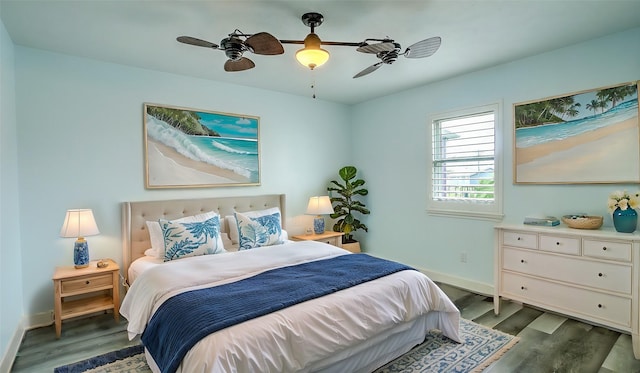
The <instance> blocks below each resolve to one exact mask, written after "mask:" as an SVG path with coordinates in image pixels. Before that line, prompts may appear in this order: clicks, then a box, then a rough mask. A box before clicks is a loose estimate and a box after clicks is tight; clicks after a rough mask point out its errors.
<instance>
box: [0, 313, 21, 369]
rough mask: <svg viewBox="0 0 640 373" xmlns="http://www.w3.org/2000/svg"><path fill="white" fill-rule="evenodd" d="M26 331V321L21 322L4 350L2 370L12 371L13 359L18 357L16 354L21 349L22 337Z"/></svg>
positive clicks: (0, 363)
mask: <svg viewBox="0 0 640 373" xmlns="http://www.w3.org/2000/svg"><path fill="white" fill-rule="evenodd" d="M26 331H27V329H26V328H25V327H24V323H21V324H20V325H18V327H17V328H16V330H15V332H14V333H13V336H12V337H11V340H10V341H9V343H8V345H7V350H6V351H5V352H4V355H2V360H1V361H0V372H10V371H11V366H12V365H13V361H14V360H15V359H16V355H17V354H18V350H19V349H20V344H21V343H22V338H24V333H25V332H26Z"/></svg>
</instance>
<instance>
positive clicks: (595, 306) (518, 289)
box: [502, 273, 631, 330]
mask: <svg viewBox="0 0 640 373" xmlns="http://www.w3.org/2000/svg"><path fill="white" fill-rule="evenodd" d="M502 279H503V284H502V286H503V293H504V294H505V296H506V297H508V298H512V299H514V300H519V301H522V302H524V303H532V304H537V305H544V306H545V307H548V308H549V309H551V310H554V311H557V312H561V313H568V314H573V315H576V316H577V317H581V316H582V317H587V318H589V319H591V320H594V321H596V322H606V323H607V324H609V325H611V324H614V325H617V326H619V327H622V328H624V329H626V330H629V328H630V327H631V299H630V298H625V297H618V296H615V295H610V294H605V293H600V292H595V291H589V290H584V289H580V288H574V287H571V286H567V285H562V284H557V283H554V282H548V281H544V280H540V279H536V278H531V277H527V276H523V275H517V274H512V273H504V274H503V277H502Z"/></svg>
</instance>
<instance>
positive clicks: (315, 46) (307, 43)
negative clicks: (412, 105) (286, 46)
mask: <svg viewBox="0 0 640 373" xmlns="http://www.w3.org/2000/svg"><path fill="white" fill-rule="evenodd" d="M320 46H321V41H320V38H319V37H318V35H316V34H314V33H311V34H309V35H307V37H306V38H304V48H302V49H300V50H298V51H297V52H296V60H298V62H300V64H302V66H306V67H308V68H310V69H311V70H313V69H314V68H316V67H318V66H322V65H324V64H325V62H327V61H329V52H327V51H326V50H324V49H322V48H321V47H320Z"/></svg>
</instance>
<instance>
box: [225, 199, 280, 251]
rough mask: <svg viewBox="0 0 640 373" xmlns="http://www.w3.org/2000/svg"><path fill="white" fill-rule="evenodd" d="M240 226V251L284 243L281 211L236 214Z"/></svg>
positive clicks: (269, 210)
mask: <svg viewBox="0 0 640 373" xmlns="http://www.w3.org/2000/svg"><path fill="white" fill-rule="evenodd" d="M235 217H236V222H237V224H238V238H239V247H238V250H248V249H253V248H254V247H261V246H271V245H279V244H281V243H283V241H282V239H281V235H282V223H281V218H280V210H278V209H277V208H275V209H267V210H262V211H252V212H249V213H240V212H236V213H235Z"/></svg>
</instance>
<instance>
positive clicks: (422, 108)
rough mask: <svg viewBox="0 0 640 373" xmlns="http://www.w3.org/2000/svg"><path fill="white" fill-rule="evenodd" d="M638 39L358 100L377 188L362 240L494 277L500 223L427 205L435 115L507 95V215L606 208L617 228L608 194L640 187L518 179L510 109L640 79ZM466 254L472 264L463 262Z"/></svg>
mask: <svg viewBox="0 0 640 373" xmlns="http://www.w3.org/2000/svg"><path fill="white" fill-rule="evenodd" d="M639 41H640V29H634V30H631V31H628V32H623V33H619V34H615V35H611V36H608V37H604V38H601V39H597V40H592V41H589V42H586V43H582V44H578V45H574V46H571V47H568V48H564V49H559V50H555V51H552V52H549V53H545V54H541V55H538V56H535V57H531V58H527V59H524V60H520V61H516V62H512V63H509V64H505V65H501V66H497V67H494V68H491V69H487V70H482V71H478V72H474V73H471V74H466V75H463V76H458V77H455V78H453V79H448V80H445V81H441V82H438V83H434V84H430V85H428V86H424V87H420V88H417V89H413V90H409V91H404V92H401V93H398V94H395V95H392V96H387V97H384V98H380V99H377V100H372V101H369V102H365V103H362V104H359V105H357V106H355V107H354V108H353V112H352V121H353V123H352V124H353V139H354V140H353V159H354V162H353V163H354V164H355V165H357V166H358V168H359V169H360V173H361V175H360V176H362V177H363V178H364V179H365V180H366V181H367V185H368V186H369V192H370V194H369V196H368V198H367V205H368V206H369V207H370V209H371V211H372V213H371V215H370V216H369V217H368V218H367V224H368V226H369V229H370V231H369V233H367V234H361V235H359V236H360V238H361V239H362V241H363V246H365V247H366V248H367V249H368V250H369V251H371V252H373V253H374V254H377V255H380V256H383V257H390V258H394V259H397V260H401V261H405V262H407V263H411V264H412V265H415V266H418V267H420V268H424V269H427V270H430V271H435V272H438V273H444V274H447V276H453V277H458V278H461V279H465V280H467V281H470V282H471V283H474V282H475V283H483V284H487V285H490V284H492V281H493V232H492V227H493V225H494V224H495V223H494V222H490V221H479V220H468V219H455V218H444V217H434V216H429V215H428V214H427V213H426V210H425V209H426V200H427V195H426V185H427V184H426V183H427V172H428V166H427V163H426V160H427V154H426V152H427V141H428V136H427V119H428V117H429V116H430V115H432V114H434V113H441V112H446V111H450V110H455V109H461V108H467V107H473V106H479V105H484V104H488V103H494V102H502V105H503V106H502V107H503V113H504V114H503V119H504V121H503V135H504V136H503V137H504V144H503V145H504V146H503V149H502V150H503V154H504V158H503V159H504V190H505V193H504V194H505V196H504V213H505V219H504V221H505V222H515V223H520V222H522V220H523V218H524V217H525V216H526V215H529V214H540V213H543V214H549V215H555V216H558V217H559V216H562V215H564V214H567V213H571V212H577V211H585V212H588V213H590V214H596V215H605V217H606V218H605V224H606V225H611V224H612V223H611V217H609V215H608V212H607V203H606V202H607V197H608V195H609V193H611V192H612V191H614V190H617V189H623V188H625V187H626V188H628V189H629V190H636V189H638V185H555V186H551V185H514V184H513V183H512V180H513V172H512V162H513V150H512V147H513V122H512V119H511V118H512V114H511V111H512V105H513V104H514V103H517V102H522V101H527V100H533V99H538V98H544V97H548V96H554V95H560V94H565V93H571V92H576V91H580V90H587V89H593V88H597V87H602V86H606V85H613V84H617V83H624V82H628V81H634V80H638V79H640V48H638V46H639V44H638V42H639ZM443 43H446V40H445V41H444V42H443ZM445 47H446V46H445ZM434 58H436V57H434ZM423 63H429V62H428V60H425V61H424V62H423ZM621 162H624V160H621ZM463 251H466V252H467V253H468V261H467V263H461V262H460V261H459V258H460V253H461V252H463Z"/></svg>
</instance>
